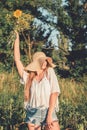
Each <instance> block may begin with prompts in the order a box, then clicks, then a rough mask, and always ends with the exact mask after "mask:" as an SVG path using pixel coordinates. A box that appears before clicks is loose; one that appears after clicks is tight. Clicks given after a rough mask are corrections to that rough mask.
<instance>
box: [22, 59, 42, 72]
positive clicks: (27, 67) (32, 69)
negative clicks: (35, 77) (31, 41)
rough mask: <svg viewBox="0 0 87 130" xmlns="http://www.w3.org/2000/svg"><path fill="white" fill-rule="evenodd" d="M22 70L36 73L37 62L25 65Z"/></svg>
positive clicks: (38, 67) (37, 68) (38, 68)
mask: <svg viewBox="0 0 87 130" xmlns="http://www.w3.org/2000/svg"><path fill="white" fill-rule="evenodd" d="M24 70H25V71H34V72H37V71H38V70H40V66H39V63H38V62H37V61H33V62H31V63H30V64H29V65H27V66H26V67H25V68H24Z"/></svg>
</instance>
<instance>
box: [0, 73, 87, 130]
mask: <svg viewBox="0 0 87 130" xmlns="http://www.w3.org/2000/svg"><path fill="white" fill-rule="evenodd" d="M19 81H20V78H19V76H18V75H17V74H16V72H14V73H6V72H5V73H1V74H0V116H1V117H0V129H2V130H7V127H8V128H9V130H16V129H18V128H19V126H20V124H21V123H22V122H23V120H24V116H25V114H24V112H23V85H21V84H20V82H19ZM59 86H60V90H61V94H60V96H59V100H60V113H59V114H58V118H59V120H60V126H61V130H65V128H67V126H68V125H69V126H71V128H74V129H75V130H77V128H78V130H86V128H87V127H86V124H87V122H86V118H87V114H86V110H87V106H86V104H87V103H86V100H87V87H86V86H87V77H86V76H85V77H84V78H83V80H82V82H76V81H75V80H70V79H63V78H61V79H59ZM84 101H85V102H84ZM83 102H84V103H83ZM73 106H74V107H73ZM79 108H80V109H79ZM72 122H73V123H72ZM80 125H81V126H83V127H84V128H83V129H80V128H81V127H80ZM5 127H6V128H5ZM79 127H80V128H79ZM22 128H23V127H20V128H19V130H20V129H21V130H22ZM23 130H26V127H25V128H23Z"/></svg>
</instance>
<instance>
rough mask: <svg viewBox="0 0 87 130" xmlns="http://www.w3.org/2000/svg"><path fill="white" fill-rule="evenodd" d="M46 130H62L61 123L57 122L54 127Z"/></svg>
mask: <svg viewBox="0 0 87 130" xmlns="http://www.w3.org/2000/svg"><path fill="white" fill-rule="evenodd" d="M45 130H60V126H59V123H58V122H57V121H55V122H53V125H52V127H51V128H49V127H48V126H46V127H45Z"/></svg>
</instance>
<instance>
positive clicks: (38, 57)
mask: <svg viewBox="0 0 87 130" xmlns="http://www.w3.org/2000/svg"><path fill="white" fill-rule="evenodd" d="M45 60H47V62H48V64H49V66H50V67H53V68H54V67H56V65H55V64H53V62H52V58H51V57H47V56H46V55H45V53H43V52H36V53H34V55H33V61H32V62H31V63H30V64H29V65H27V66H26V67H25V68H24V70H25V71H36V72H37V71H39V70H40V69H41V61H45Z"/></svg>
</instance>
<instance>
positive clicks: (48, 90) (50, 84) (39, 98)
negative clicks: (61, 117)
mask: <svg viewBox="0 0 87 130" xmlns="http://www.w3.org/2000/svg"><path fill="white" fill-rule="evenodd" d="M47 75H48V76H46V74H45V75H44V77H43V79H42V80H41V81H40V82H38V81H37V80H36V79H34V80H33V81H32V85H31V88H30V91H31V97H30V101H29V103H28V104H29V106H30V107H33V108H37V107H40V108H42V109H44V108H48V107H49V98H50V95H51V94H52V93H55V92H58V95H59V94H60V88H59V84H58V80H57V76H56V74H55V72H54V70H53V68H51V67H50V68H48V72H47ZM27 76H28V74H27V72H25V71H24V72H23V79H22V81H23V82H22V83H24V84H26V81H27ZM25 104H26V103H25ZM55 108H56V110H57V111H58V110H59V103H58V100H57V103H56V105H55Z"/></svg>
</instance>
